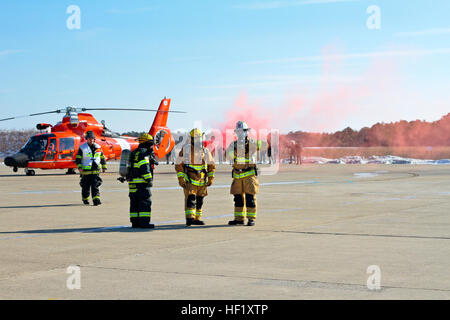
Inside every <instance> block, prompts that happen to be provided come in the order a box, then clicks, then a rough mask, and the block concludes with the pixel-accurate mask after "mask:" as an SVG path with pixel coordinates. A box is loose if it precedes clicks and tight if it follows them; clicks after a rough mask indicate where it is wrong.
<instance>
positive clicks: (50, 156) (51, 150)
mask: <svg viewBox="0 0 450 320" xmlns="http://www.w3.org/2000/svg"><path fill="white" fill-rule="evenodd" d="M55 158H56V139H55V138H53V139H50V140H49V143H48V150H47V154H46V155H45V160H55Z"/></svg>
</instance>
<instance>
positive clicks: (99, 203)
mask: <svg viewBox="0 0 450 320" xmlns="http://www.w3.org/2000/svg"><path fill="white" fill-rule="evenodd" d="M101 204H102V202H101V201H100V199H98V198H97V199H94V206H99V205H101Z"/></svg>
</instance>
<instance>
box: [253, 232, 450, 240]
mask: <svg viewBox="0 0 450 320" xmlns="http://www.w3.org/2000/svg"><path fill="white" fill-rule="evenodd" d="M255 231H256V232H258V231H259V232H261V231H264V232H280V233H297V234H310V235H331V236H357V237H385V238H409V239H432V240H450V237H430V236H417V235H396V234H370V233H344V232H317V231H291V230H255Z"/></svg>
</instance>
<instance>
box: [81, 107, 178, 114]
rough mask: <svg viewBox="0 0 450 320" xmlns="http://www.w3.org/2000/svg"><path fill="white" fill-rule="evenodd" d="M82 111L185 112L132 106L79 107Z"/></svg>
mask: <svg viewBox="0 0 450 320" xmlns="http://www.w3.org/2000/svg"><path fill="white" fill-rule="evenodd" d="M81 110H82V111H92V110H96V111H152V112H172V113H187V112H185V111H175V110H173V111H172V110H169V111H160V110H157V109H133V108H81Z"/></svg>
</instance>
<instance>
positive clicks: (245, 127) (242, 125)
mask: <svg viewBox="0 0 450 320" xmlns="http://www.w3.org/2000/svg"><path fill="white" fill-rule="evenodd" d="M238 130H244V131H247V130H250V128H249V127H248V125H247V123H245V122H244V121H238V122H236V130H235V131H238Z"/></svg>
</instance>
